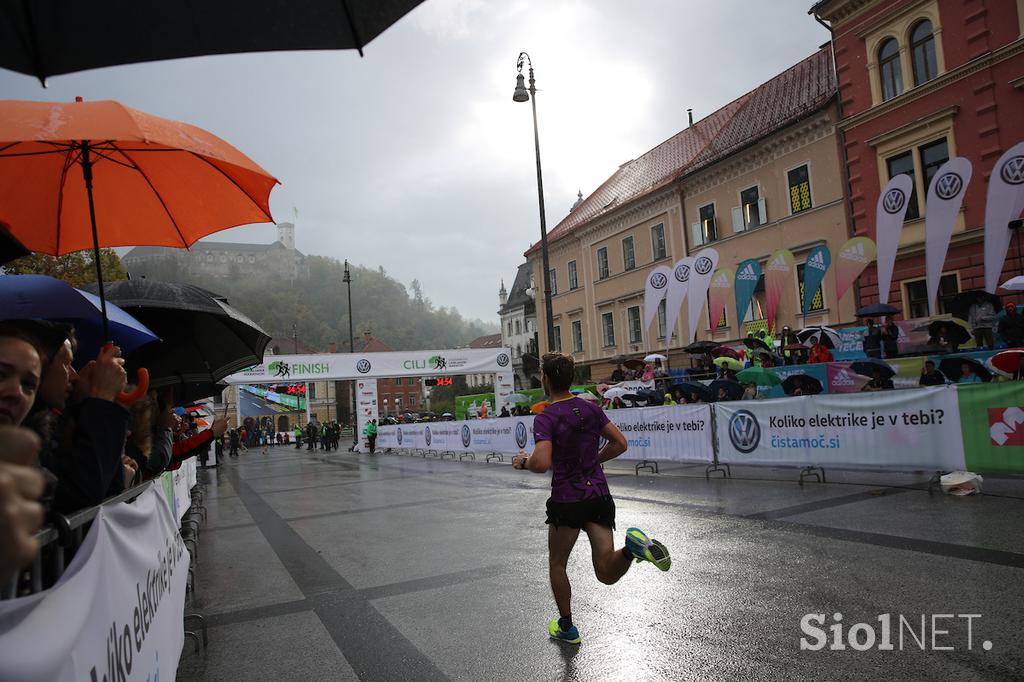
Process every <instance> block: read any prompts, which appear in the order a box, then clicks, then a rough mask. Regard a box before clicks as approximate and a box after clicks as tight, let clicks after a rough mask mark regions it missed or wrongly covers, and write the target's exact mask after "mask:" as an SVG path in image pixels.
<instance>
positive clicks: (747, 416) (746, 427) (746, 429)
mask: <svg viewBox="0 0 1024 682" xmlns="http://www.w3.org/2000/svg"><path fill="white" fill-rule="evenodd" d="M729 440H730V441H731V442H732V446H733V447H734V448H736V449H737V450H739V451H740V452H742V453H743V454H747V453H749V452H753V451H754V450H755V449H757V446H758V444H759V443H760V442H761V425H760V424H759V423H758V422H757V417H755V416H754V414H753V413H752V412H750V411H749V410H736V413H735V414H734V415H733V416H732V417H730V418H729Z"/></svg>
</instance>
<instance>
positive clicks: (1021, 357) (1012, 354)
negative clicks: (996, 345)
mask: <svg viewBox="0 0 1024 682" xmlns="http://www.w3.org/2000/svg"><path fill="white" fill-rule="evenodd" d="M988 362H989V364H990V365H991V366H992V367H993V368H994V369H995V370H996V371H998V372H1001V373H1003V374H1005V375H1007V376H1016V374H1017V372H1019V371H1020V369H1021V362H1024V350H1020V349H1014V350H1004V351H1002V352H1001V353H996V354H995V355H993V356H992V357H991V358H989V360H988Z"/></svg>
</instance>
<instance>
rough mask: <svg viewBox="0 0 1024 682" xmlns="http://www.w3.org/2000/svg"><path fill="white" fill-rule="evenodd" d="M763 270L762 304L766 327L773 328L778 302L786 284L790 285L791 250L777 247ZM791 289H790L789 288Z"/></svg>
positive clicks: (791, 275)
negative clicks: (764, 310) (766, 320)
mask: <svg viewBox="0 0 1024 682" xmlns="http://www.w3.org/2000/svg"><path fill="white" fill-rule="evenodd" d="M764 270H765V272H764V305H765V308H766V309H767V310H766V312H765V317H767V319H768V329H774V328H775V314H776V313H777V312H778V311H779V303H780V302H781V301H782V294H783V292H784V291H785V290H786V288H787V286H792V284H791V282H792V281H793V280H792V277H793V252H792V251H790V250H789V249H779V250H778V251H776V252H775V253H773V254H772V255H771V257H769V258H768V265H767V266H765V269H764ZM790 291H792V289H790Z"/></svg>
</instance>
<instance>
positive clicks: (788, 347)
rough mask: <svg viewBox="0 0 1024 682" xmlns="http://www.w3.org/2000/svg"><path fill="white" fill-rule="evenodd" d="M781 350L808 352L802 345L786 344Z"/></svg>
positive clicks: (807, 348)
mask: <svg viewBox="0 0 1024 682" xmlns="http://www.w3.org/2000/svg"><path fill="white" fill-rule="evenodd" d="M783 350H810V348H809V347H807V346H805V345H804V344H802V343H788V344H786V345H785V346H784V347H783Z"/></svg>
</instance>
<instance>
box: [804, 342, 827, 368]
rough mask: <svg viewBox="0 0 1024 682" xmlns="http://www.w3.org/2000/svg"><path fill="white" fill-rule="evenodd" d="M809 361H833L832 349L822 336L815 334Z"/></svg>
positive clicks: (812, 362)
mask: <svg viewBox="0 0 1024 682" xmlns="http://www.w3.org/2000/svg"><path fill="white" fill-rule="evenodd" d="M807 361H808V362H809V363H810V364H812V365H814V364H820V363H823V362H832V351H830V350H829V349H828V346H826V345H825V344H824V343H822V341H821V337H820V336H815V337H814V338H813V340H812V343H811V353H810V356H809V357H808V359H807Z"/></svg>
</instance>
